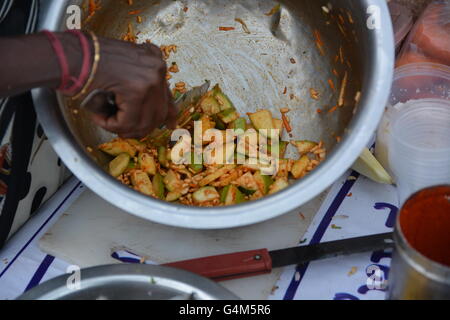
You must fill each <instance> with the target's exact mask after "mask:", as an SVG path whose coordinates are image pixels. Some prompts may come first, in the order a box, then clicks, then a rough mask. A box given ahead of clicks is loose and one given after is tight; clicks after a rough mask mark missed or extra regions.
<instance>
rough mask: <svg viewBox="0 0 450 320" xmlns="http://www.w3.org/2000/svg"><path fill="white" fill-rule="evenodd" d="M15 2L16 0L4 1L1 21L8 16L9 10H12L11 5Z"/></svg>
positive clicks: (0, 15) (0, 13)
mask: <svg viewBox="0 0 450 320" xmlns="http://www.w3.org/2000/svg"><path fill="white" fill-rule="evenodd" d="M13 3H14V0H6V1H5V2H4V3H3V7H2V9H1V10H0V23H1V22H2V21H3V20H4V19H5V18H6V16H7V15H8V13H9V11H10V10H11V7H12V5H13Z"/></svg>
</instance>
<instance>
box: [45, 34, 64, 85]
mask: <svg viewBox="0 0 450 320" xmlns="http://www.w3.org/2000/svg"><path fill="white" fill-rule="evenodd" d="M42 32H43V33H44V34H45V35H46V36H47V38H48V39H49V41H50V43H51V45H52V47H53V50H54V51H55V54H56V57H57V58H58V61H59V66H60V68H61V84H60V85H59V87H58V89H57V90H64V88H65V87H67V84H68V82H69V81H70V74H69V63H68V62H67V58H66V55H65V53H64V48H63V46H62V44H61V41H60V40H59V39H58V38H57V37H56V36H55V35H54V34H53V33H52V32H50V31H48V30H44V31H42Z"/></svg>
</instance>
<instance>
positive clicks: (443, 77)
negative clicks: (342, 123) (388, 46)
mask: <svg viewBox="0 0 450 320" xmlns="http://www.w3.org/2000/svg"><path fill="white" fill-rule="evenodd" d="M419 99H440V100H446V101H450V67H448V66H444V65H439V64H433V63H414V64H408V65H405V66H402V67H400V68H397V69H396V70H395V73H394V81H393V84H392V89H391V94H390V97H389V101H388V105H387V107H386V111H385V113H384V115H383V118H382V120H381V122H380V125H379V127H378V131H377V143H376V147H375V155H376V157H377V159H378V160H379V162H380V163H381V164H382V165H383V167H384V168H385V169H386V170H387V171H388V172H389V173H390V174H391V175H393V172H392V170H391V165H390V162H389V147H388V141H389V140H390V139H391V136H392V120H393V119H394V118H395V117H396V115H397V114H398V113H400V112H402V110H403V109H404V108H407V107H408V106H409V104H408V103H407V102H408V101H411V100H419Z"/></svg>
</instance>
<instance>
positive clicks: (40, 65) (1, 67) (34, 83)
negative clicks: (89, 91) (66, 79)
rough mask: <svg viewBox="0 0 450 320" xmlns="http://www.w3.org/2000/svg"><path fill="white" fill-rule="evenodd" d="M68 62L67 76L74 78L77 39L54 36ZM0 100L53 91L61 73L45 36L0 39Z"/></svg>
mask: <svg viewBox="0 0 450 320" xmlns="http://www.w3.org/2000/svg"><path fill="white" fill-rule="evenodd" d="M57 36H58V37H59V39H60V40H61V43H62V44H63V47H64V50H65V52H66V56H67V59H68V61H69V68H70V74H71V75H74V76H77V75H78V72H79V66H80V65H81V60H82V54H81V52H80V45H79V42H78V39H77V38H76V37H74V36H73V35H70V34H57ZM0 61H1V64H0V97H5V96H12V95H15V94H19V93H21V92H24V91H27V90H30V89H33V88H39V87H46V88H52V89H55V88H57V87H58V86H59V84H60V81H61V69H60V66H59V62H58V59H57V57H56V55H55V52H54V51H53V48H52V46H51V44H50V42H49V40H48V39H47V37H46V36H45V35H44V34H35V35H29V36H20V37H14V38H0Z"/></svg>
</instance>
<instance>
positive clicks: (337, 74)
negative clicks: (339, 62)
mask: <svg viewBox="0 0 450 320" xmlns="http://www.w3.org/2000/svg"><path fill="white" fill-rule="evenodd" d="M333 74H334V75H335V76H336V77H339V73H338V72H337V71H336V69H333Z"/></svg>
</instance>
